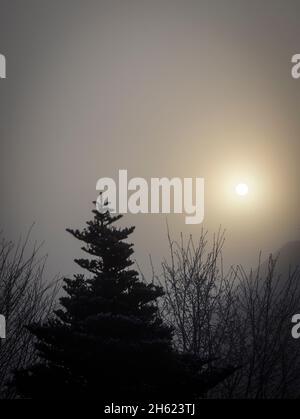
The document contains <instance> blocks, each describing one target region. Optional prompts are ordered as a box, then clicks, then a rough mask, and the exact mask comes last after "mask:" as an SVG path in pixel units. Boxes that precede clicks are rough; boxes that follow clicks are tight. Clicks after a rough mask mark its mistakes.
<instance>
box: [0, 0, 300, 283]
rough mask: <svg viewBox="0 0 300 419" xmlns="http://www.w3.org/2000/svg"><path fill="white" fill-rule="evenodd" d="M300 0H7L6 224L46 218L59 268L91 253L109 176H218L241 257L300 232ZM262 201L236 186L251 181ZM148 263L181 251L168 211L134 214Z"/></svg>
mask: <svg viewBox="0 0 300 419" xmlns="http://www.w3.org/2000/svg"><path fill="white" fill-rule="evenodd" d="M299 13H300V3H299V2H297V1H294V0H288V1H283V0H281V1H279V0H272V1H271V0H265V1H264V2H261V1H259V0H253V1H251V2H250V1H244V0H222V1H221V0H219V1H216V0H209V1H208V0H207V1H200V0H198V1H196V0H185V1H182V0H180V1H179V0H159V1H158V0H151V1H150V0H147V1H145V0H109V1H108V0H106V1H101V0H97V1H96V0H85V1H83V0H51V1H49V0H26V2H25V1H23V0H0V53H2V54H4V55H5V56H6V58H7V76H8V78H7V79H6V80H1V81H0V163H1V164H0V188H1V206H0V226H1V227H0V230H3V233H4V234H5V236H6V237H9V238H12V239H17V238H18V237H19V235H20V234H21V233H23V234H25V233H26V232H27V230H28V229H29V227H30V225H31V224H32V223H33V222H35V223H36V226H35V228H34V234H33V239H35V240H37V241H45V245H44V251H45V252H48V253H49V262H48V269H49V273H50V274H51V275H54V274H56V273H58V272H60V273H62V274H65V275H68V274H71V273H73V272H74V270H75V271H76V270H78V268H76V267H75V265H74V264H73V259H74V257H77V256H78V255H80V249H79V245H78V243H76V241H74V239H72V238H71V237H69V235H68V234H67V233H66V232H65V228H66V227H72V228H80V227H82V226H83V224H84V222H85V221H87V220H89V219H90V217H91V215H90V210H91V209H92V201H93V200H95V199H96V197H97V193H96V182H97V180H98V179H99V178H100V177H113V178H114V179H117V176H118V171H119V169H128V171H129V177H130V178H131V177H144V178H146V179H150V178H151V177H162V176H167V177H170V178H171V177H181V178H184V177H204V178H205V180H206V217H205V223H204V226H202V225H201V226H186V225H185V224H184V217H183V216H178V215H177V216H175V215H174V216H170V217H168V221H169V226H170V229H171V232H172V234H173V235H174V237H175V238H178V235H179V233H180V232H181V231H182V232H183V233H185V234H193V235H194V236H195V237H197V234H199V232H200V230H201V229H202V227H204V228H207V229H209V230H210V231H211V232H214V231H216V230H217V229H218V228H219V226H220V225H222V226H223V227H224V228H226V230H227V243H226V247H225V257H226V261H227V264H231V263H243V264H245V265H246V266H247V267H249V266H251V265H253V264H255V263H256V262H257V259H258V252H259V250H260V249H261V250H263V252H264V255H266V256H267V254H268V253H270V252H272V251H277V250H278V249H279V248H281V247H282V246H283V245H284V244H285V243H287V242H290V241H294V240H297V239H299V214H298V209H299V198H300V190H299V185H298V179H299V151H300V150H299V149H300V142H299V132H300V119H299V107H300V81H296V80H293V79H292V77H291V67H292V64H291V57H292V56H293V55H294V54H295V53H299V52H300V26H299V22H298V17H299ZM241 180H242V181H243V180H245V181H247V182H248V183H249V184H250V185H251V189H252V191H253V195H252V196H251V198H250V199H249V200H248V201H247V202H244V203H241V202H239V201H237V200H236V198H235V197H234V196H233V195H231V192H229V191H230V190H231V189H230V188H231V185H234V183H239V182H240V181H241ZM124 224H126V225H127V224H129V225H130V224H133V225H136V227H137V229H136V232H135V234H134V236H133V240H134V242H135V249H136V258H137V260H138V262H139V264H140V265H141V266H142V268H143V269H145V270H146V271H147V269H149V264H148V255H149V253H151V254H152V257H153V261H154V263H155V264H159V263H160V261H161V259H162V257H164V256H165V255H166V254H167V253H166V252H167V246H168V243H167V239H166V218H165V216H164V215H155V216H154V215H153V216H152V215H136V216H126V218H125V219H124Z"/></svg>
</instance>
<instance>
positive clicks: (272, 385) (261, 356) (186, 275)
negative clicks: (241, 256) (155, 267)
mask: <svg viewBox="0 0 300 419" xmlns="http://www.w3.org/2000/svg"><path fill="white" fill-rule="evenodd" d="M168 238H169V248H170V257H169V260H165V261H164V262H163V264H162V276H161V277H160V278H159V281H160V283H161V284H162V285H163V286H164V287H165V290H166V297H165V301H164V304H163V306H162V315H163V316H164V317H165V318H167V319H168V321H169V323H170V324H171V325H172V326H173V328H174V331H175V343H176V345H177V347H178V348H179V349H180V350H182V351H188V352H191V353H195V354H197V355H199V356H201V357H208V358H210V359H216V361H215V364H216V365H217V364H218V363H220V365H222V363H223V361H224V360H226V362H227V363H229V364H230V365H234V366H237V367H239V370H238V371H237V372H236V373H235V375H233V376H232V377H230V378H229V379H228V380H226V381H225V382H224V383H222V385H221V386H219V388H218V389H217V391H214V393H212V394H211V396H212V397H221V398H222V397H224V398H289V397H298V396H299V394H300V345H299V344H297V343H296V342H295V341H293V339H292V337H291V319H292V316H293V315H294V314H295V313H297V312H298V311H299V309H300V272H299V269H297V268H295V269H294V270H290V271H289V272H288V273H286V275H285V276H284V275H279V274H278V273H277V272H276V266H277V259H274V258H273V256H270V258H269V262H268V264H267V267H265V264H262V263H261V262H259V267H258V268H257V269H255V270H252V271H251V272H250V273H249V274H248V273H246V272H245V271H244V269H243V268H242V267H241V266H237V267H232V268H231V269H230V270H229V272H228V273H227V274H224V272H223V262H222V248H223V245H224V240H225V238H224V232H221V231H219V233H218V234H217V235H215V236H214V238H213V242H212V244H211V245H210V246H209V245H208V239H207V233H205V232H202V234H201V236H200V239H199V240H198V242H197V243H196V244H195V242H194V240H193V238H192V237H190V238H189V239H188V240H187V242H184V239H183V237H182V236H181V240H180V242H179V243H177V242H174V241H173V240H172V239H171V237H170V234H169V233H168Z"/></svg>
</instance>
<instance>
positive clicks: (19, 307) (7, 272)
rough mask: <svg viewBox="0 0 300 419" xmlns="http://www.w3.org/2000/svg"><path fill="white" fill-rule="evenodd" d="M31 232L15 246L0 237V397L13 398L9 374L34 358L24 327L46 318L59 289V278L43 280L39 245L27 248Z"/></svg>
mask: <svg viewBox="0 0 300 419" xmlns="http://www.w3.org/2000/svg"><path fill="white" fill-rule="evenodd" d="M30 232H31V230H30ZM30 232H29V233H28V235H27V237H26V238H25V240H24V241H23V242H22V241H21V240H20V241H19V243H18V244H17V245H15V244H13V243H12V242H9V241H7V240H6V239H5V238H3V237H0V314H2V315H4V316H5V318H6V322H7V339H6V340H5V341H1V340H0V397H1V398H13V397H14V392H13V389H12V388H10V387H9V386H7V382H8V380H9V379H10V377H11V373H12V372H13V371H14V370H15V369H20V368H22V367H24V366H26V365H27V364H29V363H31V362H32V361H33V360H34V357H35V356H36V355H35V351H34V350H33V338H32V335H31V334H30V333H29V332H28V330H27V329H26V326H27V325H29V324H31V323H35V322H40V321H42V320H44V319H45V318H47V317H48V316H49V314H50V313H51V312H52V310H53V307H54V305H55V301H56V295H57V293H58V289H59V281H58V279H55V280H52V281H50V282H47V281H46V280H45V279H44V269H45V262H46V257H41V256H40V247H41V246H36V245H35V246H33V247H32V248H31V247H30V244H29V242H30V240H29V239H30Z"/></svg>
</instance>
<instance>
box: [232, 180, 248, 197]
mask: <svg viewBox="0 0 300 419" xmlns="http://www.w3.org/2000/svg"><path fill="white" fill-rule="evenodd" d="M235 192H236V194H237V195H239V196H247V195H248V193H249V186H248V185H247V184H246V183H239V184H238V185H237V186H236V188H235Z"/></svg>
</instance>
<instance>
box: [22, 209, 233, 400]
mask: <svg viewBox="0 0 300 419" xmlns="http://www.w3.org/2000/svg"><path fill="white" fill-rule="evenodd" d="M93 214H94V219H93V220H92V221H90V222H88V223H87V227H86V228H85V229H84V230H83V231H79V230H75V231H74V230H67V231H68V232H69V233H71V234H72V235H73V236H74V237H75V238H76V239H78V240H80V241H82V242H83V243H84V246H83V247H82V250H83V251H84V252H85V253H87V254H88V255H89V256H90V257H89V258H88V259H79V260H75V262H76V263H77V264H78V265H79V266H80V267H81V268H83V269H85V270H87V271H88V272H89V273H90V275H89V277H88V278H86V277H85V276H84V275H82V274H77V275H74V278H73V279H65V280H64V282H65V286H64V289H65V291H66V296H64V297H63V298H61V300H60V302H61V306H62V307H61V309H60V310H58V311H56V312H55V317H54V318H53V319H51V320H49V321H47V323H45V324H35V325H31V326H30V327H29V330H30V332H31V333H32V334H33V335H34V336H35V337H36V349H37V351H38V355H39V362H38V363H36V364H35V365H32V366H31V367H29V368H27V369H23V370H20V371H17V372H16V374H15V379H14V383H15V385H16V387H17V390H18V393H19V395H21V396H22V397H26V398H34V399H76V398H79V399H97V400H99V401H103V402H109V401H126V400H127V401H131V402H132V401H149V400H164V401H166V399H172V400H175V399H178V398H180V397H181V398H184V397H188V398H189V400H191V398H194V397H199V396H200V395H201V394H202V393H203V392H205V391H206V390H207V389H208V388H210V387H211V386H213V385H215V384H217V383H218V382H219V381H220V380H221V379H223V378H225V377H227V376H228V374H229V373H231V372H232V371H231V370H230V369H228V370H227V369H225V370H222V371H215V372H213V373H211V372H210V373H208V370H207V368H206V365H207V361H201V360H200V359H197V358H196V357H194V356H193V357H192V356H190V355H182V354H178V353H177V352H175V351H174V349H173V348H172V331H171V329H170V328H169V327H167V326H166V325H164V324H163V322H162V320H161V319H160V317H159V315H158V307H157V300H158V299H159V298H160V297H162V296H163V289H162V288H161V287H158V286H155V285H154V284H146V283H144V282H142V281H141V280H140V279H139V276H138V273H137V272H136V271H135V270H133V269H132V264H133V262H132V260H131V256H132V254H133V245H132V244H129V243H127V242H126V239H127V238H128V236H130V235H131V234H132V233H133V231H134V227H132V228H118V227H115V226H114V224H115V223H116V222H118V221H119V220H120V218H121V216H119V215H118V216H113V215H112V214H111V213H110V212H109V211H106V212H99V211H98V210H94V211H93Z"/></svg>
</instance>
